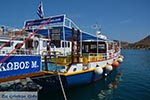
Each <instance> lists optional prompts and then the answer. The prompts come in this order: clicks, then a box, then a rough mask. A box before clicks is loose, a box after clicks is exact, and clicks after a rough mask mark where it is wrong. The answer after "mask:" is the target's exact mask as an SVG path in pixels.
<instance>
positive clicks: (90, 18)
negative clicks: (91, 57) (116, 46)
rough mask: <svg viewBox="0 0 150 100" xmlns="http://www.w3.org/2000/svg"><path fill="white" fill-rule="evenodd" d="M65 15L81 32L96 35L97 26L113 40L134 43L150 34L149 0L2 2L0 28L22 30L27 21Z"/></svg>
mask: <svg viewBox="0 0 150 100" xmlns="http://www.w3.org/2000/svg"><path fill="white" fill-rule="evenodd" d="M40 1H42V2H43V8H44V16H45V17H49V16H54V15H60V14H66V16H67V17H69V18H70V19H72V20H73V21H74V22H75V23H76V24H77V25H78V26H79V27H80V29H82V30H84V31H86V32H89V33H92V34H95V31H96V30H95V29H94V28H93V27H92V26H93V25H94V24H96V23H97V24H98V25H99V26H100V27H101V32H102V34H104V35H106V36H107V37H108V38H110V39H115V40H120V41H125V42H130V43H134V42H137V41H139V40H141V39H143V38H145V37H146V36H148V35H150V0H1V2H0V8H1V9H0V25H5V26H9V27H14V28H19V29H22V27H23V25H24V21H25V20H27V19H38V18H39V17H38V15H37V14H36V11H37V7H38V5H39V3H40Z"/></svg>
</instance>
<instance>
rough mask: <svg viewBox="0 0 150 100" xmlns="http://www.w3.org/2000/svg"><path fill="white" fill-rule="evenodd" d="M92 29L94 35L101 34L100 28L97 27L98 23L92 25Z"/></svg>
mask: <svg viewBox="0 0 150 100" xmlns="http://www.w3.org/2000/svg"><path fill="white" fill-rule="evenodd" d="M92 28H93V29H95V30H96V35H100V34H101V26H100V25H98V23H96V24H94V25H92Z"/></svg>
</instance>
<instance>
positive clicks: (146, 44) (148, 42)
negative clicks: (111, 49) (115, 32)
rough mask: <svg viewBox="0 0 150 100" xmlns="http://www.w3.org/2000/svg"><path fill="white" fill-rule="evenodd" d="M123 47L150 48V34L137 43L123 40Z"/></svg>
mask: <svg viewBox="0 0 150 100" xmlns="http://www.w3.org/2000/svg"><path fill="white" fill-rule="evenodd" d="M121 45H122V48H123V49H150V35H148V36H147V37H145V38H144V39H141V40H139V41H137V42H135V43H128V42H121Z"/></svg>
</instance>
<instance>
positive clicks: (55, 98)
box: [39, 69, 122, 100]
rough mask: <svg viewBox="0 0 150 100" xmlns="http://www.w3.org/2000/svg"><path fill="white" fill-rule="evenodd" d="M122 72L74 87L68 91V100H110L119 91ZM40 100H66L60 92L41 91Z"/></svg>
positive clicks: (118, 71) (115, 72)
mask: <svg viewBox="0 0 150 100" xmlns="http://www.w3.org/2000/svg"><path fill="white" fill-rule="evenodd" d="M121 77H122V70H119V69H118V70H115V71H114V72H113V73H112V74H111V75H109V76H108V77H107V78H105V79H102V80H100V81H97V82H94V83H92V84H87V85H83V86H78V87H74V88H72V89H69V90H66V96H67V99H68V100H109V99H111V98H112V97H113V94H114V91H115V90H117V87H118V84H119V82H120V81H121V80H122V79H121ZM39 100H64V98H63V94H62V92H61V91H59V92H57V93H56V92H55V93H54V92H49V91H40V92H39Z"/></svg>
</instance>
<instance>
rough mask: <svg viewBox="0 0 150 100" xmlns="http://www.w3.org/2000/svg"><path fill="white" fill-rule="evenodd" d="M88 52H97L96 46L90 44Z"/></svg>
mask: <svg viewBox="0 0 150 100" xmlns="http://www.w3.org/2000/svg"><path fill="white" fill-rule="evenodd" d="M90 52H91V53H96V52H97V46H96V44H91V45H90Z"/></svg>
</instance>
